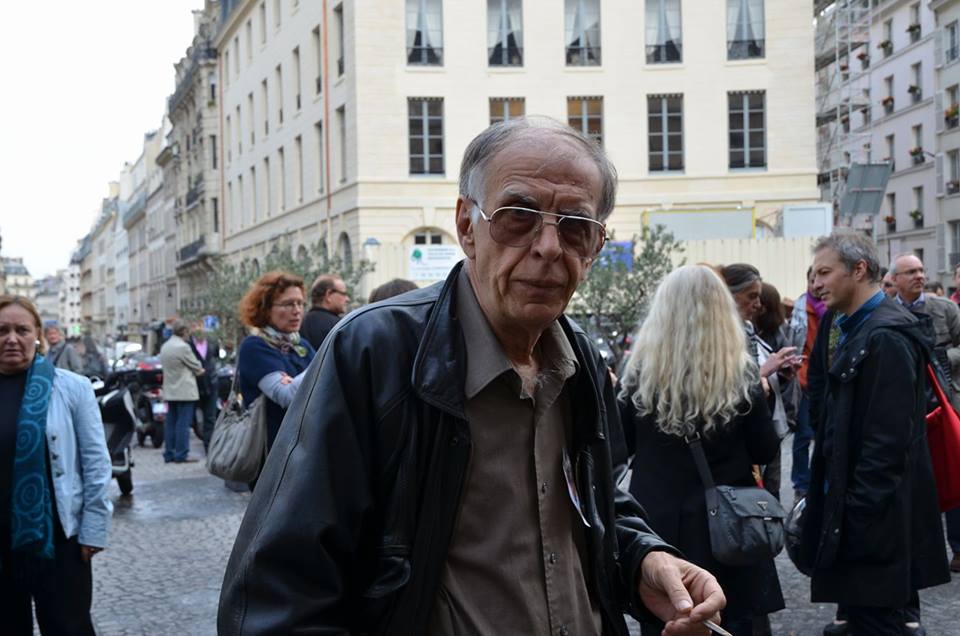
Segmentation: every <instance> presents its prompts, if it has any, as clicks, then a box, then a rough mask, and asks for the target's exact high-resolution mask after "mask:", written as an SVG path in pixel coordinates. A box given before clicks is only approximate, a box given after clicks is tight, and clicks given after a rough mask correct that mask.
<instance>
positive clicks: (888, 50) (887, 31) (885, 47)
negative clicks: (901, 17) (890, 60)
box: [877, 18, 893, 57]
mask: <svg viewBox="0 0 960 636" xmlns="http://www.w3.org/2000/svg"><path fill="white" fill-rule="evenodd" d="M877 46H878V47H879V48H880V50H881V51H883V57H890V56H891V55H893V18H890V19H889V20H886V21H884V23H883V39H882V40H880V43H879V44H878V45H877Z"/></svg>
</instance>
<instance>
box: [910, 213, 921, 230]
mask: <svg viewBox="0 0 960 636" xmlns="http://www.w3.org/2000/svg"><path fill="white" fill-rule="evenodd" d="M910 218H911V219H913V225H914V227H923V211H922V210H912V211H911V212H910Z"/></svg>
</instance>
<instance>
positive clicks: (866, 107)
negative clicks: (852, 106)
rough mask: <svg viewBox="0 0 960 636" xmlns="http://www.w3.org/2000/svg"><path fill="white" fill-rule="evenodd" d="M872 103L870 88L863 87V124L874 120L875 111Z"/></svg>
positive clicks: (861, 112) (861, 111)
mask: <svg viewBox="0 0 960 636" xmlns="http://www.w3.org/2000/svg"><path fill="white" fill-rule="evenodd" d="M871 108H872V106H871V104H870V89H869V88H865V89H863V106H862V107H861V108H860V114H861V115H862V116H863V125H864V126H866V125H867V124H869V123H870V122H871V121H873V111H872V110H871Z"/></svg>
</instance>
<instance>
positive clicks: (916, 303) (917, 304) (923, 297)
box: [897, 292, 927, 309]
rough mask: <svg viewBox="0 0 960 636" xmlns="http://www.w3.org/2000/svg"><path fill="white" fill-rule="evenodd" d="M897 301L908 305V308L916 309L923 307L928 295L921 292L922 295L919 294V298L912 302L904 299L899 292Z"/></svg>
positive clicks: (905, 305)
mask: <svg viewBox="0 0 960 636" xmlns="http://www.w3.org/2000/svg"><path fill="white" fill-rule="evenodd" d="M897 302H898V303H900V304H901V305H903V306H904V307H906V308H907V309H916V308H917V307H923V306H924V305H925V304H926V302H927V295H926V294H925V293H924V292H920V295H919V296H917V299H916V300H915V301H913V302H912V303H910V302H907V301H906V300H904V299H903V298H902V297H901V296H900V294H897Z"/></svg>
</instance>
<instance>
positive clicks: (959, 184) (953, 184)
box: [947, 180, 960, 194]
mask: <svg viewBox="0 0 960 636" xmlns="http://www.w3.org/2000/svg"><path fill="white" fill-rule="evenodd" d="M957 192H960V181H956V180H954V181H947V194H956V193H957Z"/></svg>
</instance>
